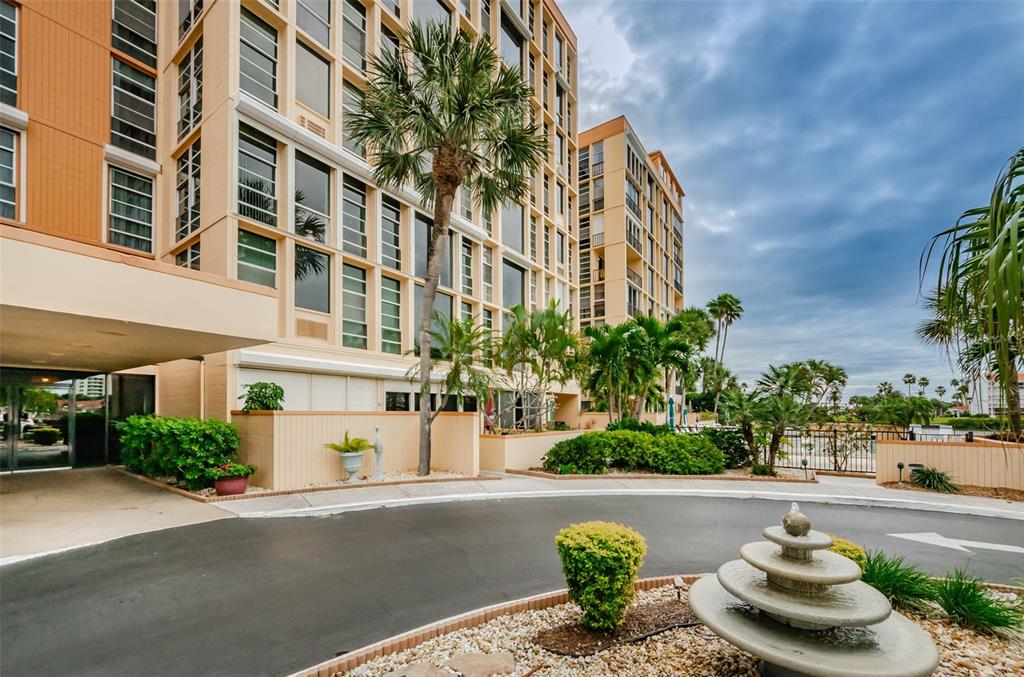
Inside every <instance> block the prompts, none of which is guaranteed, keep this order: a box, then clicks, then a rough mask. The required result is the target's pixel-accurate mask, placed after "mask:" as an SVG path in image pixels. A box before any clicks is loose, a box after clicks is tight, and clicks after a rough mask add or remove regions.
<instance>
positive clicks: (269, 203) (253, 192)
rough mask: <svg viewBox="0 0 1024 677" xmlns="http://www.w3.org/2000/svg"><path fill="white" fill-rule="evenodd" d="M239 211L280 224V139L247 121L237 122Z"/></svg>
mask: <svg viewBox="0 0 1024 677" xmlns="http://www.w3.org/2000/svg"><path fill="white" fill-rule="evenodd" d="M238 213H239V214H241V215H242V216H244V217H245V218H247V219H253V220H254V221H260V222H262V223H265V224H267V225H268V226H276V225H277V141H275V140H274V139H273V137H270V136H267V135H266V134H264V133H263V132H260V131H257V130H255V129H253V128H252V127H250V126H248V125H246V124H241V125H239V126H238Z"/></svg>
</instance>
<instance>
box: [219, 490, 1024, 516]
mask: <svg viewBox="0 0 1024 677" xmlns="http://www.w3.org/2000/svg"><path fill="white" fill-rule="evenodd" d="M575 496H696V497H703V498H738V499H760V500H767V501H799V502H806V503H823V504H825V505H855V506H864V507H872V508H902V509H904V510H922V511H931V512H945V513H955V514H958V515H974V516H977V517H995V518H1001V519H1012V520H1021V521H1024V512H1020V511H1015V510H1003V509H1001V508H989V507H982V506H974V505H955V504H948V503H932V502H929V501H917V500H914V499H909V498H873V497H868V496H833V495H830V494H805V493H784V492H777V491H749V490H728V489H649V488H647V489H552V490H547V491H503V492H499V491H496V492H478V493H473V494H442V495H439V496H418V497H414V498H394V499H385V500H379V499H378V500H375V501H363V502H360V503H339V504H336V505H322V506H312V507H308V508H289V509H284V510H266V511H256V512H248V513H238V516H239V517H244V518H254V519H260V518H268V517H318V516H323V515H337V514H341V513H346V512H355V511H359V510H373V509H376V508H401V507H406V506H412V505H429V504H433V503H460V502H464V501H490V500H503V499H517V498H562V497H575Z"/></svg>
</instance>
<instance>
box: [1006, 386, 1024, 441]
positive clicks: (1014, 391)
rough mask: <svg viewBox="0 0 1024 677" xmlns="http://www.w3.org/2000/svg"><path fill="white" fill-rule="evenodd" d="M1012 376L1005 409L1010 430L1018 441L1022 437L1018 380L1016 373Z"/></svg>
mask: <svg viewBox="0 0 1024 677" xmlns="http://www.w3.org/2000/svg"><path fill="white" fill-rule="evenodd" d="M1012 378H1013V384H1012V385H1011V386H1010V393H1009V395H1010V396H1009V397H1008V398H1006V405H1007V406H1006V410H1007V412H1008V413H1009V415H1010V430H1011V431H1012V432H1013V434H1014V436H1015V437H1016V439H1017V441H1020V440H1021V439H1022V437H1021V419H1020V380H1018V379H1017V374H1013V375H1012Z"/></svg>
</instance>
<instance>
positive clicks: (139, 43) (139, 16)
mask: <svg viewBox="0 0 1024 677" xmlns="http://www.w3.org/2000/svg"><path fill="white" fill-rule="evenodd" d="M5 4H6V3H5ZM110 40H111V44H112V45H113V46H114V49H119V50H121V51H122V52H124V53H125V54H128V55H129V56H131V57H134V58H136V59H138V60H139V61H141V62H142V63H144V64H146V65H147V66H153V67H156V0H114V15H113V22H112V26H111V29H110Z"/></svg>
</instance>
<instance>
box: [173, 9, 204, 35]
mask: <svg viewBox="0 0 1024 677" xmlns="http://www.w3.org/2000/svg"><path fill="white" fill-rule="evenodd" d="M202 11H203V0H178V37H179V38H180V37H183V36H184V35H185V33H188V29H189V28H191V27H192V24H194V23H195V22H196V19H198V18H199V14H200V13H201V12H202Z"/></svg>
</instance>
